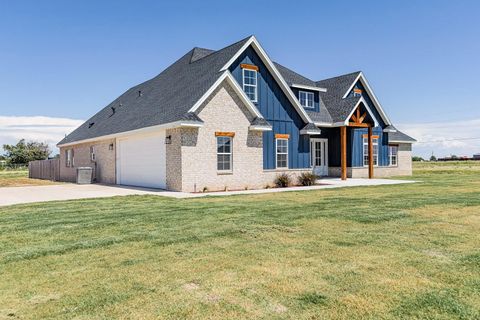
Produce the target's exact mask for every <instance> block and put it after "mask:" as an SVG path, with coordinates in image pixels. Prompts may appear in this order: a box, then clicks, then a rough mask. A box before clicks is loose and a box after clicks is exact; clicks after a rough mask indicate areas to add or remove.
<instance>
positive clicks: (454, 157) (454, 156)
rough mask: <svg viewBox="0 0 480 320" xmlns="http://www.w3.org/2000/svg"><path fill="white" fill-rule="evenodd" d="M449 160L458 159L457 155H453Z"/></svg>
mask: <svg viewBox="0 0 480 320" xmlns="http://www.w3.org/2000/svg"><path fill="white" fill-rule="evenodd" d="M450 158H452V159H458V157H457V155H455V154H452V156H451V157H450Z"/></svg>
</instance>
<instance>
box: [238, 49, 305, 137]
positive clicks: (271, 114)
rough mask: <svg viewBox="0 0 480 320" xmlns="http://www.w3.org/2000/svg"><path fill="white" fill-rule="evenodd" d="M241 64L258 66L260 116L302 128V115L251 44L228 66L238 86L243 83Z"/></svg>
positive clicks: (258, 107) (258, 105)
mask: <svg viewBox="0 0 480 320" xmlns="http://www.w3.org/2000/svg"><path fill="white" fill-rule="evenodd" d="M242 64H250V65H255V66H257V67H258V73H257V77H258V78H257V90H258V101H257V103H256V106H257V109H258V110H259V111H260V113H261V114H262V116H263V117H264V118H265V119H266V120H267V121H269V122H270V121H285V122H293V123H295V125H296V126H297V127H299V128H302V127H303V126H304V121H303V119H302V117H301V116H300V115H299V114H298V112H297V111H296V109H295V107H294V106H293V104H292V103H291V102H290V101H289V99H288V97H287V96H286V94H285V93H284V92H283V90H282V88H281V87H280V85H279V84H278V83H277V81H276V80H275V79H274V77H273V75H272V74H271V73H270V71H269V70H268V68H267V67H266V65H265V64H264V63H263V61H262V59H261V58H260V57H259V56H258V54H257V53H256V52H255V50H254V49H253V48H252V47H251V46H250V47H248V48H247V49H245V50H244V51H243V53H242V54H240V56H239V57H238V58H237V60H236V61H235V62H234V63H232V65H231V66H230V68H229V70H230V72H231V73H232V75H233V77H234V79H235V80H236V81H237V83H238V84H239V85H240V87H242V85H243V74H242V67H241V65H242Z"/></svg>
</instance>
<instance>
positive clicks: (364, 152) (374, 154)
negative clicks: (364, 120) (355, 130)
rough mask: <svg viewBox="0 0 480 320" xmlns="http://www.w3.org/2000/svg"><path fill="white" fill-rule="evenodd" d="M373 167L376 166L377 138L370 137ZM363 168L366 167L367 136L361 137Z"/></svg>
mask: <svg viewBox="0 0 480 320" xmlns="http://www.w3.org/2000/svg"><path fill="white" fill-rule="evenodd" d="M372 145H373V165H374V166H378V137H377V136H372ZM363 166H365V167H367V166H368V136H367V137H365V136H364V137H363Z"/></svg>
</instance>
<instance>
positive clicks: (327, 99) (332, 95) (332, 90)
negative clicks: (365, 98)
mask: <svg viewBox="0 0 480 320" xmlns="http://www.w3.org/2000/svg"><path fill="white" fill-rule="evenodd" d="M359 74H360V71H357V72H352V73H349V74H345V75H342V76H338V77H334V78H329V79H325V80H320V81H317V82H316V85H317V86H318V87H322V88H326V89H327V92H320V96H321V97H322V100H323V102H324V103H325V106H326V108H327V110H328V112H329V113H330V116H331V117H332V121H333V122H343V121H345V119H346V118H347V117H348V115H349V114H350V112H352V109H353V108H354V107H355V105H356V104H357V102H358V100H359V99H360V98H359V97H349V98H345V99H342V98H343V96H344V95H345V93H346V92H347V90H348V88H350V86H351V85H352V84H353V81H355V79H356V78H357V76H358V75H359Z"/></svg>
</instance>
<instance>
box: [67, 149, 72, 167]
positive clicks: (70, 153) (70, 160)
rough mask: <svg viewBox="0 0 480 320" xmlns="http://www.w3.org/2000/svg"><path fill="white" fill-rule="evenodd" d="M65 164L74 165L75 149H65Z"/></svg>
mask: <svg viewBox="0 0 480 320" xmlns="http://www.w3.org/2000/svg"><path fill="white" fill-rule="evenodd" d="M65 159H66V161H65V166H67V167H73V149H67V150H65Z"/></svg>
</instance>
